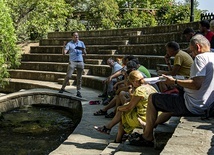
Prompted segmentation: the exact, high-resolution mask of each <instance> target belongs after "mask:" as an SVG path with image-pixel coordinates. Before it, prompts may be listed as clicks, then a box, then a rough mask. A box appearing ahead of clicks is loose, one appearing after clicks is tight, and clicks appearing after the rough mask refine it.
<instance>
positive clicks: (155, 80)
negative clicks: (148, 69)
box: [144, 75, 186, 84]
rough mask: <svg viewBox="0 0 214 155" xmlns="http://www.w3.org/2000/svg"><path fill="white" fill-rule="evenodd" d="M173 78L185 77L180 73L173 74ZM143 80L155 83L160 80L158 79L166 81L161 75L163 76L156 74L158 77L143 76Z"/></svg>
mask: <svg viewBox="0 0 214 155" xmlns="http://www.w3.org/2000/svg"><path fill="white" fill-rule="evenodd" d="M168 76H169V75H168ZM173 78H174V79H178V80H184V79H186V78H185V77H184V76H182V75H176V76H173ZM144 80H145V81H146V83H149V84H155V83H157V82H160V81H166V78H165V77H163V76H158V77H152V78H144Z"/></svg>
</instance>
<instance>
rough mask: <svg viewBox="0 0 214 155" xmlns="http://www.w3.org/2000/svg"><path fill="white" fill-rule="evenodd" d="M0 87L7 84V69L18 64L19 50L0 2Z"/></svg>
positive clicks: (10, 24) (7, 16) (12, 27)
mask: <svg viewBox="0 0 214 155" xmlns="http://www.w3.org/2000/svg"><path fill="white" fill-rule="evenodd" d="M0 8H1V9H0V27H1V28H0V44H1V46H0V86H1V87H4V86H5V84H7V83H8V80H7V78H8V77H9V73H8V69H10V68H15V67H17V66H18V65H19V64H20V55H21V52H20V49H19V48H18V46H17V45H16V42H17V37H16V34H15V29H14V26H13V21H12V19H11V16H10V14H9V8H8V7H7V6H6V5H5V3H4V1H3V0H0Z"/></svg>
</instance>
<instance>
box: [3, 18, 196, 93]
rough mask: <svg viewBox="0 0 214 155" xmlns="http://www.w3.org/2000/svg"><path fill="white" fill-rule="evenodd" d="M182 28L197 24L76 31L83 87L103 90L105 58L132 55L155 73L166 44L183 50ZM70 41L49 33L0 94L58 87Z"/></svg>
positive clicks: (13, 72)
mask: <svg viewBox="0 0 214 155" xmlns="http://www.w3.org/2000/svg"><path fill="white" fill-rule="evenodd" d="M186 27H193V28H194V29H198V23H196V22H195V23H186V24H178V25H170V26H158V27H145V28H128V29H115V30H96V31H79V32H78V33H79V36H80V40H82V41H84V43H85V45H86V48H87V53H88V54H87V56H85V57H84V62H85V71H84V75H83V86H84V87H89V88H93V89H97V90H102V89H103V86H102V80H104V79H105V78H106V77H107V76H109V75H110V74H111V69H110V67H109V66H108V65H106V60H107V59H108V58H109V57H112V58H114V59H116V58H122V57H123V56H125V55H131V54H132V55H135V56H136V57H137V58H138V59H139V61H140V63H141V64H142V65H144V66H145V67H147V68H148V69H149V70H150V71H151V73H152V74H155V71H156V69H157V67H158V68H165V67H166V66H164V55H165V44H166V43H167V42H168V41H172V40H174V41H176V42H178V43H179V44H180V46H181V48H186V47H187V42H185V39H184V38H183V36H182V32H183V30H184V29H185V28H186ZM71 38H72V36H71V32H51V33H49V34H48V38H47V39H42V40H40V42H39V46H33V47H31V50H30V53H29V54H23V55H22V61H21V65H20V66H19V68H18V69H13V70H10V79H11V80H10V84H9V85H7V86H6V87H5V88H4V89H3V88H1V91H2V92H15V91H19V90H20V89H28V88H38V87H39V88H40V87H48V86H47V85H46V83H44V84H43V82H53V83H56V84H61V83H62V80H63V78H64V77H65V73H66V70H67V63H68V55H65V56H63V55H62V54H61V50H62V45H63V42H64V41H69V40H70V39H71ZM75 78H76V74H74V75H73V77H72V79H71V80H73V81H71V83H73V82H74V81H75ZM14 79H16V80H14ZM30 83H31V84H30ZM36 83H39V85H37V84H36ZM74 83H75V82H74Z"/></svg>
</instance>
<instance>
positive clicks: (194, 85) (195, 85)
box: [163, 75, 205, 90]
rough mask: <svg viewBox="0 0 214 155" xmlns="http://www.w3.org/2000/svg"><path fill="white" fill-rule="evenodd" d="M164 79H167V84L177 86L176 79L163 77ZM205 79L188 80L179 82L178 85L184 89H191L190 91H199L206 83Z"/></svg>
mask: <svg viewBox="0 0 214 155" xmlns="http://www.w3.org/2000/svg"><path fill="white" fill-rule="evenodd" d="M163 76H164V77H166V81H165V83H166V84H175V81H176V79H174V78H172V77H169V76H166V75H163ZM204 78H205V77H202V76H200V77H194V78H192V79H188V80H177V84H178V85H180V86H182V87H184V88H189V89H194V90H198V89H200V88H201V85H202V83H203V81H204Z"/></svg>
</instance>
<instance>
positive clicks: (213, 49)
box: [210, 20, 214, 52]
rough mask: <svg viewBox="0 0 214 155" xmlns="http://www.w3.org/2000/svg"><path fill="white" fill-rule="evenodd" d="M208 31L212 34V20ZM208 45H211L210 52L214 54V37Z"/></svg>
mask: <svg viewBox="0 0 214 155" xmlns="http://www.w3.org/2000/svg"><path fill="white" fill-rule="evenodd" d="M210 31H212V32H213V33H214V20H211V21H210ZM210 44H211V51H212V52H214V37H212V40H211V42H210Z"/></svg>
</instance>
